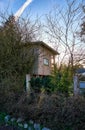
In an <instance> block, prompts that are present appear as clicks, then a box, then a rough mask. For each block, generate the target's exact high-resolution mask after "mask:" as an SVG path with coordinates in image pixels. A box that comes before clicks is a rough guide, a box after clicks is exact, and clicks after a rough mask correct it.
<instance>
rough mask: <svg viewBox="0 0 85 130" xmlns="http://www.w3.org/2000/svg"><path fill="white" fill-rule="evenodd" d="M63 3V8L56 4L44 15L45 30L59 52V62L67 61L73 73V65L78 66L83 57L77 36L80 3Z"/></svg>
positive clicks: (72, 1)
mask: <svg viewBox="0 0 85 130" xmlns="http://www.w3.org/2000/svg"><path fill="white" fill-rule="evenodd" d="M65 4H66V5H65V7H64V8H62V9H60V8H59V7H58V6H56V7H54V9H53V11H51V12H50V13H49V14H48V15H46V25H45V27H46V31H45V32H46V33H47V35H48V37H49V36H50V41H51V43H53V42H54V43H55V46H56V48H57V49H58V51H59V52H60V54H61V55H60V60H61V62H60V64H62V63H63V62H65V63H67V64H68V65H69V66H70V67H71V70H72V73H73V72H74V66H76V65H77V66H78V65H79V64H81V63H82V61H83V60H84V59H85V53H84V50H85V45H84V44H83V43H82V42H81V41H80V39H79V38H78V36H77V32H78V31H79V29H80V28H79V27H80V23H81V18H82V17H83V13H82V9H81V4H82V3H81V2H79V1H78V0H70V1H69V0H65Z"/></svg>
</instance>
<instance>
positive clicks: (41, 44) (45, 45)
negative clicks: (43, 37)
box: [32, 41, 59, 55]
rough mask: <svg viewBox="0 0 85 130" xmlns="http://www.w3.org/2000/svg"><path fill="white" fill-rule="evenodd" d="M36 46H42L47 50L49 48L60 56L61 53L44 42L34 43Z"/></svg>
mask: <svg viewBox="0 0 85 130" xmlns="http://www.w3.org/2000/svg"><path fill="white" fill-rule="evenodd" d="M32 43H33V44H35V45H40V46H43V47H45V48H47V49H48V50H50V51H51V52H52V53H53V54H54V55H59V53H58V52H57V51H56V50H54V49H53V48H52V47H50V46H49V45H47V44H46V43H44V42H43V41H36V42H32Z"/></svg>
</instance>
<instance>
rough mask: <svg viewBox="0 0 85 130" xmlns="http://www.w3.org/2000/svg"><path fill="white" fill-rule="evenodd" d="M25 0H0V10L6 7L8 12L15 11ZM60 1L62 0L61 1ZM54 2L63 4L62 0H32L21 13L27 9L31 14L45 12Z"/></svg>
mask: <svg viewBox="0 0 85 130" xmlns="http://www.w3.org/2000/svg"><path fill="white" fill-rule="evenodd" d="M25 1H26V0H0V11H3V12H4V11H5V10H6V9H7V8H8V10H9V12H11V13H13V14H14V13H15V12H16V11H17V10H18V9H19V8H20V7H21V6H22V5H23V4H24V2H25ZM61 1H62V2H61ZM55 3H57V4H58V5H59V4H62V5H63V4H64V0H33V1H32V3H31V4H30V5H29V6H28V7H27V8H26V9H25V11H24V12H23V15H24V14H25V13H27V12H29V10H30V11H31V13H32V14H33V15H37V14H38V15H42V14H46V13H47V12H49V11H50V10H51V8H52V7H53V6H54V5H55Z"/></svg>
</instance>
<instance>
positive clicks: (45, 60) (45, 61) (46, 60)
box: [44, 58, 49, 66]
mask: <svg viewBox="0 0 85 130" xmlns="http://www.w3.org/2000/svg"><path fill="white" fill-rule="evenodd" d="M44 65H47V66H48V65H49V60H48V59H46V58H44Z"/></svg>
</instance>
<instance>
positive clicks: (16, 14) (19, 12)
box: [14, 0, 33, 20]
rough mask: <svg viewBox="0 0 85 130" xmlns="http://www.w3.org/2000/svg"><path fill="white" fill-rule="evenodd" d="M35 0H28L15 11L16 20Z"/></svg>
mask: <svg viewBox="0 0 85 130" xmlns="http://www.w3.org/2000/svg"><path fill="white" fill-rule="evenodd" d="M32 1H33V0H26V2H25V3H24V4H23V5H22V6H21V8H20V9H19V10H18V11H17V12H16V13H15V15H14V16H15V20H17V19H18V18H19V17H20V16H21V14H22V13H23V11H24V10H25V8H26V7H27V6H28V5H29V4H30V3H31V2H32Z"/></svg>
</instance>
